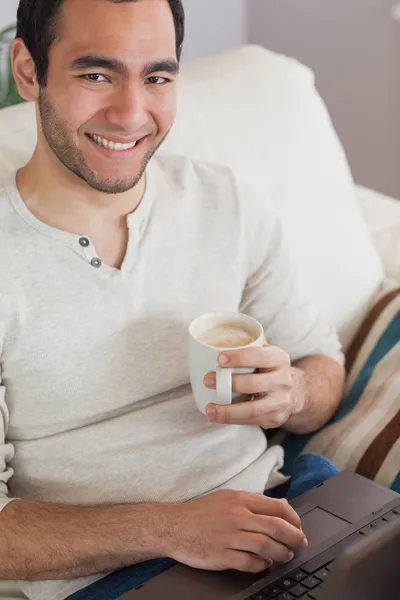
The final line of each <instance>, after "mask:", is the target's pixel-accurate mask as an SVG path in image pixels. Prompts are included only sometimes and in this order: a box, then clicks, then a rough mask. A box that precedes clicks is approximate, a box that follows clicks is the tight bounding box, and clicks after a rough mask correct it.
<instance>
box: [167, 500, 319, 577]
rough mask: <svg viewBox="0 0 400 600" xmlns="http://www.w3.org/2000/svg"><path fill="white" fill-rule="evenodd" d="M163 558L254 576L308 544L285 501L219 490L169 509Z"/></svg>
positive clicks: (284, 561) (288, 557) (290, 556)
mask: <svg viewBox="0 0 400 600" xmlns="http://www.w3.org/2000/svg"><path fill="white" fill-rule="evenodd" d="M168 511H169V513H170V514H169V516H168V532H169V535H168V541H167V543H166V546H165V547H163V548H162V552H163V554H164V555H165V556H170V557H171V558H174V559H175V560H177V561H178V562H181V563H184V564H186V565H189V566H190V567H194V568H196V569H207V570H211V571H222V570H226V569H235V570H237V571H246V572H250V573H259V572H261V571H263V570H265V569H267V568H268V567H270V566H271V564H272V563H273V562H276V563H286V562H289V561H291V560H292V559H293V556H294V552H295V551H298V550H301V549H304V548H306V547H307V545H308V543H307V540H306V537H305V535H304V533H303V531H302V530H301V521H300V517H299V516H298V515H297V513H296V512H295V511H294V510H293V509H292V508H291V506H290V505H289V504H288V502H287V501H286V500H276V499H272V498H267V497H265V496H262V495H259V494H252V493H249V492H240V491H232V490H222V491H219V492H214V493H212V494H209V495H208V496H205V497H203V498H199V499H196V500H191V501H189V502H186V503H184V504H179V505H169V506H168Z"/></svg>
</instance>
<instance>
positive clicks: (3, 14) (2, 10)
mask: <svg viewBox="0 0 400 600" xmlns="http://www.w3.org/2000/svg"><path fill="white" fill-rule="evenodd" d="M17 6H18V0H0V29H3V28H4V27H6V26H7V25H11V23H15V15H16V12H17Z"/></svg>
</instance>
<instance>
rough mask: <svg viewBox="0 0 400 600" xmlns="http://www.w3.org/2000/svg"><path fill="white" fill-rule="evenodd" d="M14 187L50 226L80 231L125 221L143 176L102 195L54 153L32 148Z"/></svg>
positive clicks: (141, 189) (141, 190) (140, 193)
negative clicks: (129, 186) (118, 191)
mask: <svg viewBox="0 0 400 600" xmlns="http://www.w3.org/2000/svg"><path fill="white" fill-rule="evenodd" d="M17 186H18V190H19V192H20V195H21V197H22V199H23V200H24V202H25V204H26V205H27V208H28V209H29V210H30V211H31V212H32V213H33V214H34V215H35V216H36V217H37V218H38V219H40V220H41V221H43V222H45V223H47V224H48V225H50V226H52V227H56V228H57V229H61V230H63V231H68V232H69V233H77V234H80V233H82V232H83V231H89V230H90V229H93V227H96V226H97V225H98V226H99V227H103V226H105V225H106V224H108V225H110V224H112V223H115V224H120V225H121V224H122V223H126V217H127V216H128V215H129V214H131V213H133V212H134V211H135V210H136V209H137V207H138V206H139V204H140V202H141V201H142V198H143V195H144V192H145V187H146V177H145V175H143V177H142V179H141V181H140V182H139V183H138V185H137V186H136V187H135V188H133V189H132V190H130V191H128V192H126V193H124V194H105V193H102V192H98V191H97V190H94V189H92V188H90V187H89V186H88V185H87V184H86V182H84V181H83V180H81V179H80V178H79V177H77V176H76V175H74V174H73V173H71V172H70V171H68V170H67V169H66V168H65V167H64V166H63V165H61V163H59V161H58V160H57V159H56V157H54V156H46V155H45V152H43V151H40V150H39V149H38V148H36V150H35V152H34V154H33V156H32V158H31V160H30V161H29V162H28V164H27V165H26V166H25V167H23V168H22V169H21V170H20V171H19V172H18V174H17Z"/></svg>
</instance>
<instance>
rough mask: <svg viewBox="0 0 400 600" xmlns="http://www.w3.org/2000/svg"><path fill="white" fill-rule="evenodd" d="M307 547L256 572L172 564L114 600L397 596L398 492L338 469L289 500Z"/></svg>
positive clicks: (394, 599)
mask: <svg viewBox="0 0 400 600" xmlns="http://www.w3.org/2000/svg"><path fill="white" fill-rule="evenodd" d="M291 505H292V506H293V508H294V509H295V510H296V511H297V512H298V514H299V515H300V517H301V520H302V526H303V530H304V532H305V534H306V536H307V538H308V541H309V546H308V548H307V549H306V550H303V551H301V552H299V553H298V554H297V555H296V556H295V558H294V560H293V561H292V562H291V563H289V564H285V565H283V566H280V567H278V568H272V569H269V570H267V571H265V572H264V573H262V574H258V575H250V574H243V573H239V572H236V571H224V572H222V573H215V572H210V571H201V570H197V569H191V568H190V567H186V566H184V565H176V566H174V567H172V568H171V569H169V570H168V571H166V572H164V573H163V574H161V575H159V576H158V577H155V578H154V579H152V580H150V581H149V582H148V583H147V584H145V585H144V586H142V587H141V588H140V589H138V590H132V591H131V592H128V593H127V594H124V595H123V596H122V597H121V598H120V600H186V599H188V600H269V599H270V598H272V599H275V600H295V599H297V598H301V599H303V600H400V495H399V494H396V493H395V492H393V491H391V490H389V489H386V488H384V487H382V486H380V485H378V484H376V483H374V482H372V481H369V480H368V479H365V478H364V477H361V476H360V475H356V474H354V473H351V472H349V471H344V472H342V473H340V474H339V475H336V476H335V477H332V478H331V479H329V480H328V481H326V482H325V483H323V484H321V485H319V486H318V487H316V488H314V489H312V490H310V491H308V492H306V493H305V494H302V495H301V496H299V497H298V498H296V499H295V500H293V501H292V502H291Z"/></svg>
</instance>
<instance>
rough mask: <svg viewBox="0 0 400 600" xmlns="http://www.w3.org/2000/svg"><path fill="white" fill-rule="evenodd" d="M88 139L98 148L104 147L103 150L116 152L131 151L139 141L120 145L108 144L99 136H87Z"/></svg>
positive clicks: (118, 143) (108, 142)
mask: <svg viewBox="0 0 400 600" xmlns="http://www.w3.org/2000/svg"><path fill="white" fill-rule="evenodd" d="M89 137H90V139H91V140H93V141H94V142H96V144H98V145H99V146H104V148H108V149H109V150H117V151H118V152H122V151H123V150H131V149H132V148H134V147H135V146H136V144H137V143H138V141H139V140H137V141H136V142H132V143H130V144H121V143H120V142H110V141H109V140H106V139H105V138H102V137H100V136H99V135H89Z"/></svg>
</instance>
